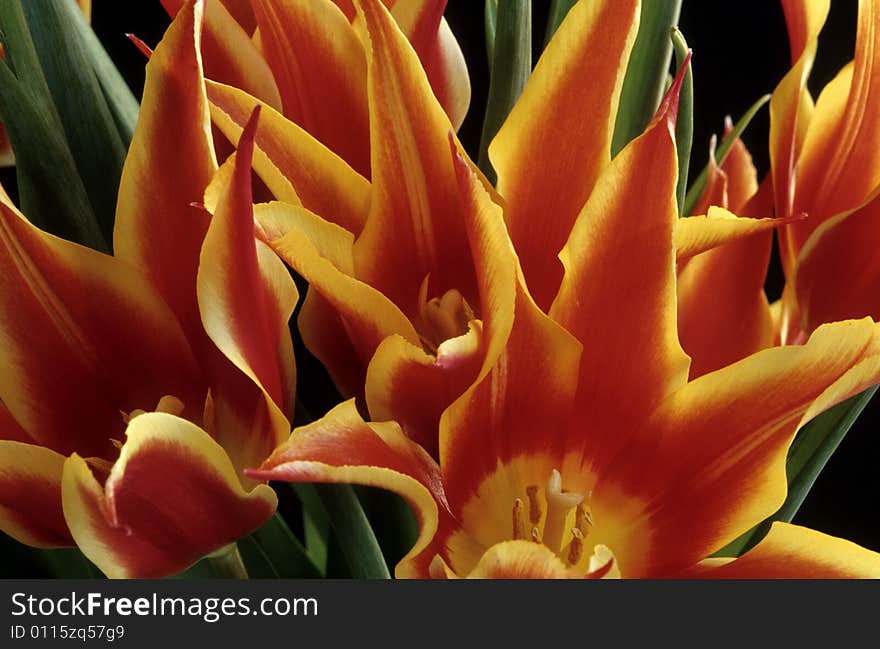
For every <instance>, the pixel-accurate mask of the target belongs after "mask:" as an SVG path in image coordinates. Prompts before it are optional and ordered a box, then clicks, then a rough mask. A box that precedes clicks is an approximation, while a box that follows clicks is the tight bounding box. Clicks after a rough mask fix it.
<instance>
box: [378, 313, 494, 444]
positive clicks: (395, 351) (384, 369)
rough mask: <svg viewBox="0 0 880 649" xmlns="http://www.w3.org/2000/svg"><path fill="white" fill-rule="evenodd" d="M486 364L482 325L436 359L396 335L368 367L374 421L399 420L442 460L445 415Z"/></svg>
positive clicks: (454, 341) (453, 341)
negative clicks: (441, 450) (441, 441)
mask: <svg viewBox="0 0 880 649" xmlns="http://www.w3.org/2000/svg"><path fill="white" fill-rule="evenodd" d="M482 363H483V345H482V327H481V326H480V327H478V328H473V327H472V328H471V329H470V331H469V332H468V333H466V334H465V335H463V336H459V337H457V338H451V339H449V340H447V341H445V342H444V343H443V344H441V345H440V347H439V348H438V349H437V355H436V356H432V355H431V354H427V353H425V351H423V350H422V348H421V347H416V346H415V345H413V344H412V343H410V342H408V341H407V340H406V339H404V338H401V337H400V336H390V337H388V338H386V339H385V340H384V341H382V344H380V345H379V347H378V349H377V350H376V354H375V355H374V356H373V359H372V360H371V361H370V365H369V367H368V368H367V378H366V400H367V408H368V409H369V411H370V417H371V418H372V419H373V420H374V421H386V420H394V421H396V422H397V423H398V424H399V425H400V427H401V428H402V429H403V431H404V433H406V436H407V437H409V438H410V439H411V440H413V441H414V442H416V443H417V444H419V445H420V446H421V447H422V448H424V449H425V450H426V451H428V453H430V455H431V456H432V457H437V455H438V444H439V439H438V438H439V431H440V416H441V415H442V414H443V411H444V410H446V408H447V407H448V406H449V404H451V403H452V402H453V401H455V399H457V398H458V397H459V396H461V394H462V393H463V392H464V391H465V390H466V389H467V388H468V386H469V385H470V383H471V382H473V380H474V378H475V377H476V376H477V373H478V372H479V370H480V366H481V365H482Z"/></svg>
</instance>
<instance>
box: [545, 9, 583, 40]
mask: <svg viewBox="0 0 880 649" xmlns="http://www.w3.org/2000/svg"><path fill="white" fill-rule="evenodd" d="M576 4H577V0H553V3H552V4H551V5H550V14H549V15H548V16H547V32H546V34H545V35H544V47H547V43H549V42H550V39H551V38H553V34H555V33H556V30H557V29H559V26H560V25H561V24H562V21H563V20H565V17H566V16H567V15H568V12H569V11H571V8H572V7H573V6H575V5H576Z"/></svg>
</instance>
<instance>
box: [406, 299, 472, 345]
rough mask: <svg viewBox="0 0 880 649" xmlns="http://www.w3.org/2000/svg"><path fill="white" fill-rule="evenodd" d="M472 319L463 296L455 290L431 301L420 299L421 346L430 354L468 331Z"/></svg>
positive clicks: (468, 306) (470, 311) (469, 308)
mask: <svg viewBox="0 0 880 649" xmlns="http://www.w3.org/2000/svg"><path fill="white" fill-rule="evenodd" d="M473 319H474V310H473V309H471V307H470V305H469V304H468V303H467V300H465V299H464V296H463V295H462V294H461V293H459V292H458V291H457V290H455V289H451V290H449V291H446V292H445V293H444V294H443V295H442V296H440V297H435V298H432V299H431V300H425V299H422V300H421V302H420V305H419V320H420V322H419V325H420V326H419V337H420V338H421V340H422V345H423V346H424V347H425V349H426V350H427V351H429V352H430V353H432V354H436V353H437V348H438V347H439V346H440V345H441V344H442V343H443V342H444V341H447V340H449V339H450V338H456V337H458V336H461V335H463V334H465V333H467V331H468V324H469V323H470V321H471V320H473Z"/></svg>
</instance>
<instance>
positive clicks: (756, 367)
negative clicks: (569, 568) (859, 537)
mask: <svg viewBox="0 0 880 649" xmlns="http://www.w3.org/2000/svg"><path fill="white" fill-rule="evenodd" d="M878 381H880V327H878V325H876V324H874V323H873V322H871V321H870V320H868V319H865V320H859V321H848V322H843V323H835V324H832V325H825V326H823V327H820V328H819V329H817V330H816V332H815V333H814V334H813V335H812V337H811V338H810V340H809V341H808V342H807V343H806V344H805V345H802V346H789V347H776V348H773V349H768V350H764V351H762V352H758V353H757V354H754V355H752V356H749V357H748V358H746V359H744V360H742V361H740V362H738V363H735V364H733V365H730V366H728V367H725V368H724V369H721V370H718V371H716V372H712V373H710V374H706V375H704V376H702V377H700V378H699V379H696V380H695V381H692V382H691V383H689V384H688V385H687V386H685V387H684V388H682V389H681V390H679V391H678V392H676V393H675V394H673V395H672V396H671V397H669V398H668V399H667V400H666V401H665V402H664V403H663V404H662V405H661V406H660V408H659V409H658V410H657V412H655V413H654V415H653V416H652V418H651V419H650V420H649V421H648V422H647V424H646V425H645V426H643V427H642V429H641V432H640V433H638V434H637V435H635V436H634V437H633V439H632V443H631V444H630V445H628V446H627V447H625V448H624V449H622V451H621V453H620V455H619V456H618V458H617V459H616V460H615V461H614V462H613V463H611V464H610V465H608V466H607V467H604V468H602V469H601V470H600V476H599V479H598V482H597V484H596V487H595V489H594V491H593V500H592V510H593V517H594V520H595V521H596V527H595V529H594V530H592V531H591V534H592V533H593V532H595V535H594V536H593V537H592V538H594V539H595V541H596V542H597V543H603V544H604V545H607V546H608V547H609V548H611V549H612V550H613V551H614V552H615V554H616V556H617V558H618V559H619V560H620V568H621V571H622V572H623V574H624V576H626V577H637V576H643V577H651V576H661V575H666V574H670V573H672V574H674V573H676V571H678V570H681V569H684V568H685V567H686V566H690V565H693V564H695V563H696V562H697V561H699V560H701V559H702V558H704V557H706V556H709V555H711V554H712V553H713V552H714V551H716V550H718V549H719V548H721V547H723V546H724V545H726V544H727V543H729V542H730V541H731V540H733V539H734V538H736V537H737V536H739V535H740V534H741V533H742V532H743V531H745V530H747V529H750V528H751V527H753V526H754V525H755V524H757V523H758V522H760V521H762V520H763V519H764V518H766V517H767V516H769V515H770V514H772V513H773V512H775V511H776V510H777V509H778V508H779V507H780V506H781V505H782V503H783V501H784V500H785V494H786V485H787V483H786V477H785V458H786V453H787V450H788V446H789V444H790V443H791V441H792V439H793V438H794V435H795V432H796V431H797V430H798V428H800V426H801V425H802V424H803V423H805V422H806V421H809V420H810V419H812V418H813V417H815V416H816V415H817V414H819V413H820V412H822V411H824V410H827V409H828V408H830V407H831V406H833V405H835V404H836V403H839V402H841V401H843V400H845V399H847V398H849V397H850V396H852V395H854V394H856V393H858V392H861V391H863V390H864V389H866V388H867V387H868V386H870V385H872V384H874V383H877V382H878ZM718 512H725V515H724V516H719V515H718ZM634 538H637V539H640V540H641V542H642V543H641V547H637V544H634V543H632V542H631V539H634Z"/></svg>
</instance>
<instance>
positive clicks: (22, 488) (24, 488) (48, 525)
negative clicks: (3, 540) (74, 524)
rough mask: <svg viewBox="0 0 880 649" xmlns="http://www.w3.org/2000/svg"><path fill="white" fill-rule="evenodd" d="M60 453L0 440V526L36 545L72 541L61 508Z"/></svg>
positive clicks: (62, 461) (43, 546)
mask: <svg viewBox="0 0 880 649" xmlns="http://www.w3.org/2000/svg"><path fill="white" fill-rule="evenodd" d="M63 467H64V456H63V455H59V454H58V453H56V452H55V451H52V450H49V449H48V448H43V447H42V446H34V445H32V444H23V443H21V442H13V441H5V440H0V530H2V531H3V532H6V533H7V534H9V535H10V536H11V537H12V538H14V539H15V540H16V541H19V542H20V543H25V544H27V545H32V546H36V547H40V548H61V547H69V546H71V545H73V539H72V538H71V537H70V532H69V531H68V530H67V523H65V522H64V514H63V513H62V511H61V471H62V468H63Z"/></svg>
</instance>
